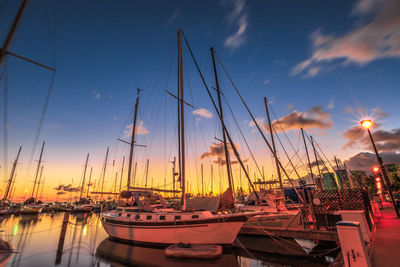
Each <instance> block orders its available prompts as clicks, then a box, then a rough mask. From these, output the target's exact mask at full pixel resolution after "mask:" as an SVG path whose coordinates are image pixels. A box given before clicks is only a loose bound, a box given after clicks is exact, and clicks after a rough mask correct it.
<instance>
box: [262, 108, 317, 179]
mask: <svg viewBox="0 0 400 267" xmlns="http://www.w3.org/2000/svg"><path fill="white" fill-rule="evenodd" d="M269 107H270V110H271V111H272V113H273V114H274V117H275V119H276V121H277V122H278V125H279V127H280V128H281V131H282V132H283V134H284V135H285V137H286V139H287V140H288V142H289V144H290V146H291V147H292V149H293V150H294V151H296V149H295V148H294V146H293V144H292V142H291V141H290V139H289V137H288V136H287V134H286V131H285V129H284V128H283V126H282V124H281V122H280V120H279V119H278V117H277V116H276V114H275V111H274V109H273V108H272V107H271V105H270V106H269ZM271 126H272V128H275V127H274V126H273V125H271ZM275 133H276V131H275ZM276 136H278V135H277V134H276ZM278 138H279V137H278ZM295 154H296V155H297V157H298V158H299V159H300V156H299V154H298V153H297V152H295ZM300 160H301V159H300ZM301 163H302V164H303V166H304V168H305V169H306V171H307V173H308V174H310V172H309V171H308V169H307V167H306V166H305V165H304V162H303V161H301Z"/></svg>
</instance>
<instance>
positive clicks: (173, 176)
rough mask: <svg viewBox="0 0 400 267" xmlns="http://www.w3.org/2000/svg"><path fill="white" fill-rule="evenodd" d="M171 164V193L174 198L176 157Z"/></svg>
mask: <svg viewBox="0 0 400 267" xmlns="http://www.w3.org/2000/svg"><path fill="white" fill-rule="evenodd" d="M171 163H172V191H173V193H172V194H173V197H174V198H175V174H176V171H175V164H176V157H174V161H172V162H171ZM165 189H166V188H165Z"/></svg>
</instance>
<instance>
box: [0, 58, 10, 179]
mask: <svg viewBox="0 0 400 267" xmlns="http://www.w3.org/2000/svg"><path fill="white" fill-rule="evenodd" d="M7 66H8V58H6V62H5V65H4V70H3V73H2V74H3V75H4V103H3V104H4V114H3V115H4V117H3V134H4V136H3V153H4V164H3V165H4V177H6V176H7V173H8V160H7V159H8V75H7ZM0 82H1V79H0Z"/></svg>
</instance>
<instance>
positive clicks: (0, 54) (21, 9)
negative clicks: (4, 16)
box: [0, 0, 29, 68]
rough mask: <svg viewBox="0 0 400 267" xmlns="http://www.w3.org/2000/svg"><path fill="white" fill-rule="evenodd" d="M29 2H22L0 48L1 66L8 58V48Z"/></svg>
mask: <svg viewBox="0 0 400 267" xmlns="http://www.w3.org/2000/svg"><path fill="white" fill-rule="evenodd" d="M28 2H29V0H24V1H23V2H22V3H21V6H20V7H19V9H18V13H17V16H16V17H15V19H14V22H13V24H12V26H11V28H10V31H9V32H8V35H7V37H6V39H5V40H4V43H3V46H2V48H1V50H0V68H1V65H2V64H3V62H4V59H5V58H6V55H7V52H8V48H9V47H10V45H11V42H12V40H13V39H14V36H15V33H16V31H17V29H18V26H19V24H20V23H21V19H22V15H23V14H24V11H25V9H26V7H27V5H28Z"/></svg>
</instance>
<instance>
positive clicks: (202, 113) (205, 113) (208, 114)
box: [192, 108, 214, 119]
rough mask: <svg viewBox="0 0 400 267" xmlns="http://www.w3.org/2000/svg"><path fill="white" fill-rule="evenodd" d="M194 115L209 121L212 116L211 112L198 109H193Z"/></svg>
mask: <svg viewBox="0 0 400 267" xmlns="http://www.w3.org/2000/svg"><path fill="white" fill-rule="evenodd" d="M192 113H193V114H194V115H197V116H200V117H203V118H206V119H210V118H212V117H213V116H214V115H213V114H212V112H211V111H209V110H208V109H205V108H199V109H195V110H193V112H192Z"/></svg>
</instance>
